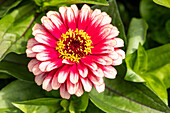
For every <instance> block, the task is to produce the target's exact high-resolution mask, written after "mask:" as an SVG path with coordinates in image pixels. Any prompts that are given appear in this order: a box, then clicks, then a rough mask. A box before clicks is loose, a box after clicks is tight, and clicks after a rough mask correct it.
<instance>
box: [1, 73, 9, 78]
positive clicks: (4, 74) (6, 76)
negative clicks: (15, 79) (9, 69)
mask: <svg viewBox="0 0 170 113" xmlns="http://www.w3.org/2000/svg"><path fill="white" fill-rule="evenodd" d="M8 78H11V76H10V75H8V74H6V73H0V79H8Z"/></svg>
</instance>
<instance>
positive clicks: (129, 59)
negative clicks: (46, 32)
mask: <svg viewBox="0 0 170 113" xmlns="http://www.w3.org/2000/svg"><path fill="white" fill-rule="evenodd" d="M84 3H86V4H89V5H90V6H91V8H92V9H95V8H98V9H101V10H102V11H105V12H107V13H108V14H109V15H110V16H111V17H112V24H113V25H115V26H117V27H118V29H119V31H120V35H119V37H120V38H122V39H123V40H124V42H125V47H124V48H123V49H124V50H125V51H126V59H125V60H124V62H123V64H122V65H120V66H117V67H116V69H117V70H118V75H117V78H116V79H114V80H109V79H105V83H106V90H105V91H104V92H103V93H100V94H99V93H97V92H96V91H95V89H93V90H92V91H91V92H90V93H84V94H83V96H81V97H80V98H78V97H76V96H74V95H73V96H72V97H71V99H69V100H65V99H62V98H61V97H60V95H59V91H54V90H53V91H50V92H46V91H44V90H42V89H41V86H37V85H36V84H35V83H34V75H33V74H32V73H30V72H29V71H28V69H27V64H28V62H29V61H30V59H29V58H27V57H26V55H25V49H26V43H27V40H28V39H29V38H32V37H33V36H32V33H31V32H32V30H31V29H32V26H33V25H34V24H35V23H40V18H41V17H42V16H43V15H45V13H46V12H48V11H49V10H55V11H58V8H59V7H60V6H63V5H66V6H70V4H77V5H78V6H79V8H81V6H82V5H83V4H84ZM169 8H170V0H153V1H152V0H136V1H134V0H128V1H127V0H117V1H116V0H108V1H106V0H0V113H22V112H24V113H33V112H34V113H42V112H43V113H68V112H71V113H81V112H83V113H92V112H96V113H102V112H108V113H129V112H131V113H132V112H137V113H161V112H166V113H169V112H170V109H169V107H168V105H169V104H168V103H170V99H169V98H168V96H169V97H170V89H168V88H170V82H169V81H170V9H169Z"/></svg>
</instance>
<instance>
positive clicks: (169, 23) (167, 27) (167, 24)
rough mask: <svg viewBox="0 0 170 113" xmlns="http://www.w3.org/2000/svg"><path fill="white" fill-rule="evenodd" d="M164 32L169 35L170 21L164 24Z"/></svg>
mask: <svg viewBox="0 0 170 113" xmlns="http://www.w3.org/2000/svg"><path fill="white" fill-rule="evenodd" d="M166 31H167V32H168V35H170V19H169V20H168V21H167V22H166Z"/></svg>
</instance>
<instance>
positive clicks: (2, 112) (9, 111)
mask: <svg viewBox="0 0 170 113" xmlns="http://www.w3.org/2000/svg"><path fill="white" fill-rule="evenodd" d="M0 113H23V112H22V111H20V110H19V109H16V108H5V109H0Z"/></svg>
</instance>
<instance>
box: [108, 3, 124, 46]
mask: <svg viewBox="0 0 170 113" xmlns="http://www.w3.org/2000/svg"><path fill="white" fill-rule="evenodd" d="M107 13H108V14H109V15H110V16H111V18H112V24H113V25H114V26H116V27H117V28H118V30H119V31H120V34H119V37H120V38H122V39H123V40H124V42H125V46H126V45H127V39H126V35H125V30H124V26H123V23H122V20H121V18H120V14H119V10H118V7H117V3H116V0H109V6H108V11H107Z"/></svg>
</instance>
